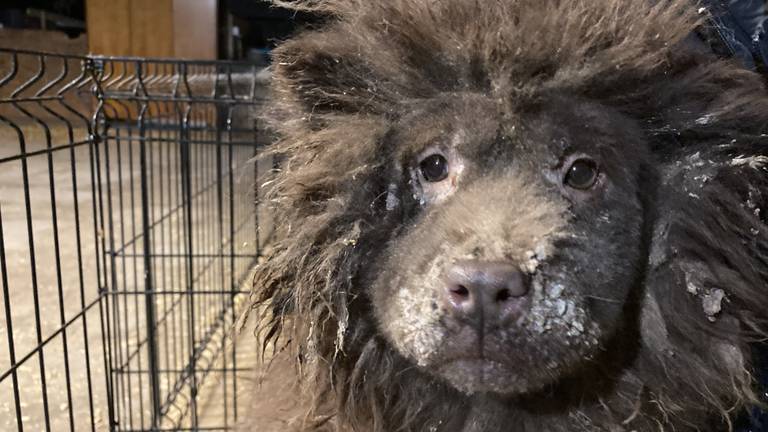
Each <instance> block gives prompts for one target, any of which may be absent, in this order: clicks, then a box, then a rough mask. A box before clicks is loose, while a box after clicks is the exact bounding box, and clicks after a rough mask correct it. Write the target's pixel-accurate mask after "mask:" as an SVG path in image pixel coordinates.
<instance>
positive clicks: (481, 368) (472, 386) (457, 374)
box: [437, 356, 527, 394]
mask: <svg viewBox="0 0 768 432" xmlns="http://www.w3.org/2000/svg"><path fill="white" fill-rule="evenodd" d="M437 371H438V373H439V375H441V376H442V377H443V378H444V379H446V380H447V381H448V382H449V383H450V384H451V385H452V386H453V387H455V388H457V389H458V390H460V391H462V392H464V393H467V394H472V393H484V392H492V393H501V394H504V393H510V392H514V391H515V390H518V389H520V388H521V387H522V386H523V384H525V383H523V382H521V377H520V376H519V373H516V371H515V370H514V368H512V367H511V365H509V364H508V363H506V362H504V361H500V360H498V359H493V358H488V357H484V356H474V357H473V356H467V357H458V358H454V359H451V360H448V361H446V362H444V363H442V364H441V366H440V367H439V368H438V369H437ZM526 387H527V386H526Z"/></svg>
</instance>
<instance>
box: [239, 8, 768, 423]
mask: <svg viewBox="0 0 768 432" xmlns="http://www.w3.org/2000/svg"><path fill="white" fill-rule="evenodd" d="M275 3H278V4H283V5H288V6H290V7H293V8H295V9H309V10H314V11H318V12H319V13H322V14H326V15H327V19H326V23H325V24H324V25H323V26H322V27H321V28H318V29H315V30H310V31H307V32H305V33H303V34H300V35H298V36H296V37H295V38H293V39H291V40H288V41H286V42H285V43H283V44H282V45H281V46H280V47H279V48H277V49H276V50H275V62H274V66H273V85H272V87H273V91H274V97H273V100H272V103H271V104H270V111H269V112H268V113H266V115H265V117H266V119H267V120H268V121H269V124H270V125H271V127H272V128H273V129H274V130H275V132H277V135H278V141H277V142H276V143H275V144H274V146H273V147H272V149H271V151H272V152H274V153H275V154H278V155H280V156H281V166H280V169H279V171H278V172H277V173H276V175H275V178H274V180H273V181H271V182H269V188H268V190H267V191H266V192H267V195H266V196H265V199H269V200H271V202H272V203H273V204H274V217H275V219H276V220H278V221H279V222H280V223H279V226H278V227H277V235H276V241H275V242H274V244H273V248H272V252H271V253H270V255H269V257H268V259H267V260H266V261H265V262H264V263H263V264H261V265H260V267H259V269H258V271H257V274H256V278H255V281H254V291H253V295H252V302H253V304H254V305H269V306H270V307H269V308H268V312H267V313H266V316H265V317H263V318H264V320H263V321H260V324H261V326H262V328H263V332H264V336H265V338H266V339H267V341H272V342H276V341H278V340H279V341H286V340H290V344H291V346H292V347H294V348H295V349H296V357H297V358H300V359H302V361H301V365H302V368H304V367H305V366H306V368H304V369H303V370H304V371H305V372H307V371H309V372H308V374H309V375H310V377H309V379H308V380H307V381H306V382H307V383H309V384H310V385H313V386H314V387H313V392H312V394H313V395H315V396H316V397H317V399H318V400H317V404H315V406H314V408H315V409H316V410H317V411H316V412H314V414H317V415H318V416H320V417H318V418H320V419H327V416H325V415H326V414H327V413H328V412H329V411H330V412H335V413H336V414H337V415H338V416H339V417H341V418H342V419H343V421H344V422H345V423H348V424H349V425H351V426H352V427H354V428H356V429H357V430H365V431H368V430H372V431H376V432H382V431H386V432H389V431H391V430H408V431H417V430H436V431H443V430H450V431H453V430H463V431H468V430H486V429H484V428H483V427H482V425H483V424H486V425H499V424H505V422H506V423H507V424H509V422H516V423H517V422H518V421H520V418H515V417H514V415H513V414H511V413H510V412H507V411H503V410H501V411H500V409H501V408H500V406H501V405H504V403H505V402H503V401H498V400H491V399H492V398H487V399H482V398H481V399H473V400H470V401H467V400H465V399H461V398H459V397H458V396H456V394H455V393H454V392H453V390H451V389H450V388H447V387H445V386H441V385H440V384H438V383H435V382H433V381H431V380H427V379H425V378H424V377H423V376H421V375H419V374H418V373H416V372H415V371H413V368H412V367H411V366H412V365H411V364H410V363H408V362H406V361H404V360H403V358H402V357H401V356H399V355H397V354H396V353H394V352H393V350H392V349H391V346H390V345H389V344H388V343H387V342H386V341H385V340H384V338H383V337H382V336H381V333H380V331H379V328H378V327H377V325H376V323H375V322H374V320H373V319H372V318H371V316H370V315H371V311H370V309H371V305H370V304H369V303H368V302H367V300H365V296H364V294H363V292H364V291H365V289H366V288H367V287H369V286H370V283H371V278H372V276H371V273H372V272H375V270H377V269H378V268H379V267H380V266H382V265H385V264H384V263H383V261H382V260H381V258H382V250H384V249H385V246H386V245H388V244H390V243H391V242H394V241H396V239H397V238H398V236H399V235H401V234H402V233H403V232H406V231H407V230H408V229H409V227H411V226H412V224H413V221H414V219H413V218H411V216H412V215H410V216H409V215H404V212H405V210H407V209H405V208H404V207H405V206H404V203H406V202H407V197H408V195H407V194H410V193H412V190H410V189H408V188H407V187H405V186H404V184H405V183H407V179H408V173H407V170H408V166H407V164H409V163H412V162H413V159H414V158H415V157H417V155H418V154H419V152H421V151H422V150H424V149H425V148H427V147H428V146H429V145H432V144H436V143H446V142H447V143H449V145H455V146H459V147H462V150H463V151H465V152H467V153H466V154H471V158H472V159H473V161H478V160H481V158H482V156H483V155H484V154H485V155H486V156H488V154H489V153H487V152H488V151H492V150H493V148H494V146H496V147H495V148H502V147H501V144H500V141H499V139H507V140H509V142H505V143H503V145H504V146H509V147H503V148H518V149H521V150H520V151H522V150H527V151H529V152H530V155H532V156H528V160H529V161H535V162H536V163H537V164H539V165H537V166H536V167H537V168H540V166H541V165H542V164H544V165H546V164H549V165H552V162H553V160H554V159H556V158H557V157H559V156H560V155H561V153H562V151H563V149H565V148H574V147H575V148H581V149H583V150H584V151H587V150H589V151H594V150H597V151H598V157H604V158H605V159H606V160H614V161H620V159H621V157H625V158H626V163H625V162H622V161H620V162H618V163H609V164H606V166H605V167H604V168H605V169H606V170H607V171H609V172H608V174H609V175H610V176H611V179H612V180H615V181H618V182H622V181H624V182H627V184H629V183H630V182H632V181H635V180H636V176H635V174H639V173H643V172H642V170H641V167H638V166H635V165H633V161H635V160H636V156H637V155H638V154H645V153H648V155H649V158H648V160H649V163H651V164H656V165H657V166H653V167H645V168H643V169H647V171H648V172H647V173H644V174H648V175H649V176H650V177H651V178H656V176H655V174H659V175H658V179H657V180H658V183H656V182H655V180H654V181H649V182H647V183H644V184H643V185H642V186H643V187H645V188H646V189H647V190H648V193H649V194H655V195H656V196H657V199H656V201H655V202H654V204H653V205H652V206H651V208H648V209H645V210H647V211H648V213H649V214H650V215H649V218H651V217H652V218H655V219H654V226H653V233H652V236H648V237H649V238H645V237H644V238H643V241H638V244H637V245H632V249H633V250H639V249H640V248H641V247H643V246H645V244H644V243H645V242H651V243H653V244H652V245H649V246H650V248H651V251H650V257H649V263H648V267H647V268H638V269H637V270H638V271H639V272H641V273H643V275H644V276H645V278H646V279H647V281H645V285H644V286H643V291H642V293H641V294H642V297H641V298H640V299H639V300H638V301H639V302H640V303H641V304H642V305H641V309H642V311H641V312H642V313H641V314H640V316H639V317H637V320H638V321H641V325H640V326H639V327H640V328H639V329H637V333H630V334H629V335H628V336H627V338H628V340H627V344H628V345H627V346H621V347H619V348H620V349H623V351H624V352H625V353H626V354H627V355H628V356H634V357H632V358H633V362H632V363H631V364H629V365H626V370H624V369H622V370H621V371H619V372H616V371H613V372H610V371H609V372H605V371H602V372H601V373H603V372H605V373H606V374H610V373H614V372H615V378H616V381H611V380H608V381H603V379H604V378H605V376H603V375H600V374H597V375H598V376H597V377H595V376H592V375H589V376H586V377H585V378H584V381H583V382H582V381H578V380H576V381H571V382H569V383H570V384H571V387H568V388H567V389H570V392H564V393H563V394H562V398H560V399H558V400H562V403H561V405H557V406H549V405H547V406H546V407H547V409H551V411H547V412H537V414H536V415H539V416H540V417H539V418H538V420H536V421H533V420H531V422H530V423H526V424H525V426H521V430H545V429H542V427H541V424H542V422H544V423H546V424H547V427H548V428H549V429H546V430H551V431H558V432H559V431H573V430H584V431H595V430H603V429H604V428H606V427H608V426H606V425H610V428H609V429H610V430H617V431H619V430H623V429H622V428H624V427H625V426H626V427H627V428H634V429H636V430H650V428H651V427H656V425H657V424H664V425H665V426H669V427H671V428H674V429H676V430H684V431H688V430H696V428H698V429H700V430H712V427H711V426H712V425H713V423H711V422H709V421H710V418H711V417H710V414H712V413H713V412H714V413H720V414H722V415H723V417H724V418H726V419H727V418H728V416H729V415H730V413H731V412H733V407H734V406H738V405H739V404H742V403H745V402H751V401H754V400H755V397H756V396H755V393H754V391H753V389H751V388H750V384H751V380H752V377H751V375H750V372H749V365H748V357H749V351H748V349H746V348H745V347H746V341H747V340H748V339H747V335H752V336H754V335H755V334H757V335H764V334H766V331H767V330H768V329H767V328H766V327H767V326H766V324H765V312H764V311H765V310H768V296H766V294H765V292H764V291H765V290H764V287H765V286H766V285H767V284H768V270H766V269H768V257H767V256H766V254H765V251H766V250H768V229H764V224H765V214H766V210H765V209H764V208H763V207H766V206H768V197H766V196H765V195H766V194H765V192H763V191H764V190H768V180H767V179H766V175H765V171H764V168H765V165H766V164H765V160H766V155H765V144H764V143H765V141H764V138H761V134H764V133H765V132H766V130H765V129H766V125H768V98H766V97H765V88H764V85H763V82H762V81H761V78H760V77H759V76H758V75H756V74H753V73H751V72H748V71H744V70H741V69H740V68H738V67H737V65H735V64H731V63H729V62H727V61H723V60H718V59H716V58H714V56H712V55H711V54H708V53H706V52H702V51H701V50H697V49H691V48H689V47H688V41H687V39H686V38H687V37H688V36H689V35H690V34H691V32H692V31H693V29H694V27H695V26H696V24H697V23H699V22H700V21H701V18H702V17H701V16H700V15H697V8H696V7H694V6H692V2H690V1H689V0H649V1H635V0H490V1H481V0H382V1H369V0H305V1H295V2H280V1H276V2H275ZM580 146H581V147H580ZM491 156H493V154H491ZM523 159H524V158H517V159H515V160H517V161H519V160H523ZM550 159H552V160H550ZM530 168H532V167H528V168H526V169H527V171H525V172H527V173H529V174H530V173H532V172H534V170H532V169H530ZM610 170H615V171H610ZM657 171H658V172H657ZM626 174H632V175H626ZM532 175H533V174H531V176H532ZM529 178H533V177H529ZM476 179H477V185H476V186H471V185H468V184H469V183H467V185H468V186H467V188H468V189H471V188H472V187H480V186H479V185H482V184H483V182H484V181H488V180H489V179H488V178H483V176H482V175H477V177H476ZM510 184H512V183H510ZM543 185H544V184H543V183H540V184H538V183H537V184H536V185H535V188H529V189H525V188H524V187H523V186H521V187H520V190H521V191H518V192H515V193H519V194H520V195H521V196H527V195H526V194H529V193H533V192H532V191H538V192H537V193H536V196H537V197H540V196H541V195H542V194H549V195H548V196H549V198H551V199H549V198H548V200H545V201H547V202H548V203H549V204H546V205H536V206H532V209H538V210H542V209H549V210H551V211H549V212H547V216H546V217H542V220H544V221H546V220H550V219H551V220H550V222H551V223H549V224H539V225H538V227H539V228H542V230H543V231H542V232H544V231H547V229H548V228H547V226H549V227H550V228H551V227H556V228H557V230H560V231H567V230H568V229H572V228H573V226H567V227H566V226H565V225H564V223H563V221H565V220H566V218H565V217H561V216H562V215H563V214H564V213H567V212H568V211H569V210H568V209H566V208H565V207H564V205H565V202H564V201H562V200H560V201H558V200H557V199H555V198H553V197H555V195H554V194H553V192H552V190H550V189H547V190H544V189H542V188H543V187H544V186H543ZM626 190H631V188H627V189H626ZM496 192H498V190H496ZM649 200H650V198H649ZM628 202H629V201H628ZM629 203H630V204H631V205H638V204H636V203H634V202H629ZM398 204H400V206H398ZM538 204H541V201H538ZM622 205H623V206H625V207H626V203H622ZM599 210H600V209H597V210H595V211H594V213H592V215H593V217H594V219H595V220H596V221H597V222H596V223H600V222H601V221H602V219H600V218H601V217H603V216H604V215H603V213H602V212H601V211H599ZM634 213H638V214H639V213H640V208H638V209H637V212H634ZM634 213H633V214H634ZM465 216H466V217H471V216H472V212H471V210H470V211H467V212H466V214H465ZM525 216H527V217H534V216H536V215H535V214H533V213H531V214H528V215H525ZM638 217H640V216H638ZM547 218H550V219H547ZM761 218H763V219H762V222H761ZM489 220H490V219H489ZM619 222H620V221H619ZM611 223H617V221H616V220H613V221H611ZM761 224H763V225H761ZM633 229H634V228H633ZM598 240H599V239H598ZM615 246H616V247H617V249H616V250H615V251H614V250H609V251H608V252H606V254H605V259H604V260H602V261H604V262H602V261H601V262H599V263H595V269H596V270H601V271H602V270H610V269H608V266H610V265H612V264H611V263H613V262H616V260H622V259H623V258H624V257H623V256H622V255H621V254H620V253H614V252H616V251H618V252H621V251H620V250H619V249H621V247H623V246H622V245H621V244H617V245H615ZM611 259H613V260H614V261H611ZM601 266H602V267H601ZM265 310H267V309H265ZM291 316H294V317H297V319H291V318H290V317H291ZM710 320H712V321H714V322H710ZM749 332H752V333H749ZM682 347H687V348H686V349H683V348H682ZM310 366H314V367H310ZM612 376H613V375H612ZM591 378H593V380H592V381H590V379H591ZM603 382H607V384H605V385H604V386H603V385H602V384H600V383H603ZM566 384H568V383H566ZM587 390H589V391H590V392H591V393H590V394H589V395H585V394H584V391H587ZM601 392H602V393H601ZM328 395H334V399H333V401H334V402H335V403H336V407H335V408H331V409H328V406H327V404H325V403H324V401H325V400H326V399H327V397H328ZM641 399H643V400H645V399H647V400H648V401H650V402H649V405H648V406H645V405H643V406H640V405H638V404H640V402H639V401H640V400H641ZM535 400H536V401H539V402H541V400H540V399H535ZM582 400H584V401H585V402H583V403H582V402H581V401H582ZM545 401H548V402H551V400H550V399H545ZM589 403H593V405H594V406H591V405H590V406H587V405H588V404H589ZM590 407H591V408H590ZM526 409H530V406H528V407H526ZM468 410H469V411H471V412H472V413H475V412H479V414H477V416H476V417H472V418H474V419H475V420H476V424H477V425H480V426H477V429H471V428H469V429H466V428H465V429H461V428H460V427H459V425H461V424H463V423H462V422H463V421H464V419H465V417H459V418H458V419H456V413H457V412H460V413H466V412H467V411H468ZM483 413H484V414H483ZM494 413H496V414H494ZM505 413H506V414H505ZM467 415H468V416H470V417H471V416H472V415H474V414H467ZM505 415H509V416H512V417H504V416H505ZM483 416H485V417H483ZM678 418H679V419H680V420H679V421H678V420H677V419H678ZM444 419H453V420H446V422H447V423H444V422H443V420H444ZM319 421H320V422H322V420H319ZM454 422H458V423H454ZM517 424H519V423H517ZM718 425H719V423H718ZM601 428H602V429H601ZM488 430H494V431H495V430H496V429H492V427H491V426H488Z"/></svg>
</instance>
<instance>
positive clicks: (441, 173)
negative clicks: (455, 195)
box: [419, 154, 448, 183]
mask: <svg viewBox="0 0 768 432" xmlns="http://www.w3.org/2000/svg"><path fill="white" fill-rule="evenodd" d="M419 170H421V175H422V176H424V180H426V181H428V182H432V183H436V182H439V181H443V180H445V179H446V177H448V161H447V160H446V159H445V157H444V156H443V155H440V154H433V155H431V156H427V157H426V158H424V160H422V161H421V163H420V164H419Z"/></svg>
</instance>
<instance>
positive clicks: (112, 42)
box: [86, 0, 133, 55]
mask: <svg viewBox="0 0 768 432" xmlns="http://www.w3.org/2000/svg"><path fill="white" fill-rule="evenodd" d="M86 30H87V33H88V50H89V51H90V52H92V53H94V54H104V55H131V54H132V52H133V51H132V49H131V0H88V1H87V3H86Z"/></svg>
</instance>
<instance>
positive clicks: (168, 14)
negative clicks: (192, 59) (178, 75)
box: [131, 0, 198, 57]
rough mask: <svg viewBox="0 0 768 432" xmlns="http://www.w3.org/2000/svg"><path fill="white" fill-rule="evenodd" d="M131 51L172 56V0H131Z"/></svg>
mask: <svg viewBox="0 0 768 432" xmlns="http://www.w3.org/2000/svg"><path fill="white" fill-rule="evenodd" d="M196 1H198V0H193V1H191V2H190V3H194V2H196ZM131 51H132V55H135V56H139V57H173V56H174V52H173V0H131Z"/></svg>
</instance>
